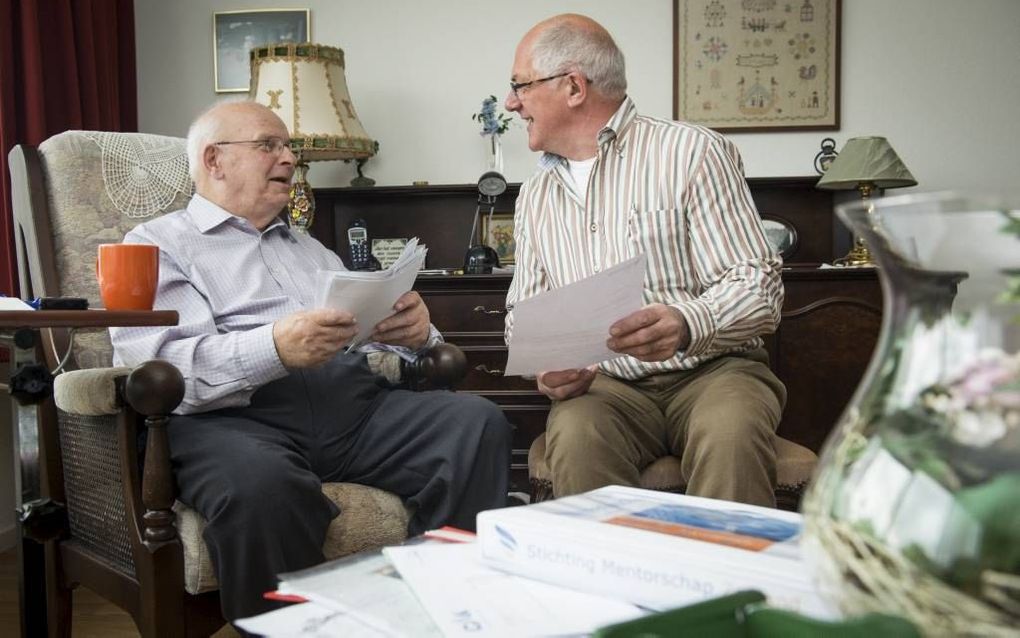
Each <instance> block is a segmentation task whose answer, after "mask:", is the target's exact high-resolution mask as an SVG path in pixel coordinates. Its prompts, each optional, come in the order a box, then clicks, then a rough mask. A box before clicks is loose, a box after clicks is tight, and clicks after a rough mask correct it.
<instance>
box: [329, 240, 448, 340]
mask: <svg viewBox="0 0 1020 638" xmlns="http://www.w3.org/2000/svg"><path fill="white" fill-rule="evenodd" d="M426 252H427V249H426V248H425V247H424V246H420V245H419V244H418V239H417V238H413V239H411V240H410V241H408V242H407V245H405V246H404V251H403V252H402V253H401V254H400V257H398V258H397V260H396V261H395V262H394V263H393V265H391V266H390V267H389V268H387V269H386V270H380V271H375V272H352V271H322V272H320V273H319V278H320V287H319V296H318V298H317V299H316V304H315V305H316V306H317V307H320V308H333V309H336V310H343V311H346V312H349V313H350V314H352V315H353V316H354V317H355V318H356V319H357V323H358V333H357V336H356V337H355V338H354V340H353V341H352V342H351V343H352V344H353V345H357V344H360V343H362V342H365V341H368V340H369V339H377V340H378V341H380V342H383V343H389V344H391V345H400V346H407V347H410V348H417V347H419V346H421V345H422V344H423V343H425V341H426V340H427V339H428V335H429V314H428V310H427V309H426V307H425V304H424V302H422V299H421V297H420V296H419V295H418V294H417V293H415V292H412V291H411V288H412V287H413V286H414V280H415V277H417V276H418V271H419V270H421V268H422V266H424V265H425V254H426Z"/></svg>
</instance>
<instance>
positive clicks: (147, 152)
mask: <svg viewBox="0 0 1020 638" xmlns="http://www.w3.org/2000/svg"><path fill="white" fill-rule="evenodd" d="M38 157H39V167H40V169H41V171H40V172H41V174H42V182H43V186H42V187H43V189H44V191H45V203H46V206H45V208H46V210H47V211H48V213H49V222H50V226H51V238H52V245H51V246H47V245H46V244H47V241H46V240H47V238H46V237H37V238H36V240H37V241H36V242H35V243H37V244H38V246H37V247H36V248H37V249H38V250H40V251H46V250H52V253H51V254H52V255H53V259H54V262H53V266H54V270H55V276H56V280H57V281H56V288H54V287H53V282H43V281H40V280H39V279H38V277H37V275H36V273H34V272H33V273H32V277H33V281H32V282H31V287H32V289H33V290H34V294H36V295H47V296H64V297H85V298H87V299H88V300H89V304H90V306H92V307H101V306H102V302H101V301H100V299H99V286H98V284H97V283H96V276H95V261H96V247H97V246H98V245H99V244H103V243H118V242H120V241H121V240H122V239H123V238H124V235H125V234H126V233H127V232H128V231H129V230H131V229H132V228H133V227H135V226H136V225H138V224H140V223H142V222H145V221H147V220H149V219H152V218H154V217H157V216H159V215H162V214H164V213H166V212H169V211H173V210H178V209H181V208H183V207H185V206H186V205H187V201H188V199H189V197H190V196H191V193H192V188H193V185H192V182H191V178H190V176H189V175H188V158H187V153H186V150H185V141H184V140H183V139H181V138H176V137H164V136H161V135H147V134H142V133H106V132H99V131H67V132H64V133H60V134H59V135H55V136H53V137H51V138H49V139H48V140H46V141H45V142H43V143H42V144H40V145H39V148H38ZM28 173H29V175H31V173H32V171H31V170H30V171H28ZM20 221H21V220H19V223H20ZM30 243H32V242H30V241H26V244H30ZM20 248H21V247H20V246H19V249H20ZM31 250H32V247H31V246H28V251H29V252H31ZM40 270H44V271H45V270H46V269H45V268H42V269H40ZM22 277H23V279H24V273H22ZM23 287H24V284H23ZM72 358H73V363H74V365H72V366H71V367H72V368H73V367H77V368H92V367H104V366H109V365H110V363H111V361H112V348H111V346H110V340H109V336H108V334H107V332H106V331H105V330H104V331H90V332H87V333H80V334H75V336H74V346H73V351H72Z"/></svg>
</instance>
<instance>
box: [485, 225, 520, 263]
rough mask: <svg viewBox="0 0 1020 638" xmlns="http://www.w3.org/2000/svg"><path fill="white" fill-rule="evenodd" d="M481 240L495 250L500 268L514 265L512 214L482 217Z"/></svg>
mask: <svg viewBox="0 0 1020 638" xmlns="http://www.w3.org/2000/svg"><path fill="white" fill-rule="evenodd" d="M482 240H483V243H484V244H486V245H488V246H492V247H493V248H494V249H495V250H496V254H497V255H499V265H500V266H508V265H510V264H512V263H514V254H515V253H516V252H517V244H516V243H515V242H514V215H513V213H496V214H494V215H491V216H489V215H485V216H484V217H482Z"/></svg>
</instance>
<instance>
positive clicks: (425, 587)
mask: <svg viewBox="0 0 1020 638" xmlns="http://www.w3.org/2000/svg"><path fill="white" fill-rule="evenodd" d="M522 551H523V548H522ZM383 553H384V554H386V556H388V557H389V559H390V560H391V561H392V562H393V565H394V566H395V567H396V568H397V570H398V571H399V572H400V575H401V577H402V578H403V579H404V581H405V582H406V583H407V584H408V585H410V586H411V589H413V590H414V593H415V595H416V596H417V597H418V600H420V601H421V604H422V606H423V607H424V608H425V610H426V611H427V612H428V613H429V614H430V615H431V616H432V620H433V621H434V622H435V623H436V625H437V626H438V627H439V629H440V630H441V631H442V632H443V634H444V635H445V636H446V638H455V637H458V636H464V637H468V636H478V637H485V638H494V637H497V636H506V637H507V638H510V637H513V638H520V637H524V636H566V635H576V634H587V633H590V632H592V631H594V630H595V629H596V628H598V627H601V626H603V625H608V624H612V623H616V622H621V621H623V620H630V619H632V618H637V617H638V616H641V615H643V614H644V612H643V611H642V610H641V609H640V608H639V607H637V606H635V605H631V604H629V603H626V602H623V601H621V600H615V599H612V598H606V597H603V596H593V595H591V594H584V593H580V592H576V591H574V590H571V589H567V588H565V587H557V586H555V585H548V584H546V583H541V582H539V581H537V580H531V579H528V578H522V577H520V576H512V575H510V574H507V573H505V572H501V571H498V570H495V569H492V568H489V567H486V566H485V565H483V564H482V563H481V559H480V557H479V555H478V548H477V547H476V545H475V544H474V543H468V544H460V545H417V546H402V547H387V548H385V549H383Z"/></svg>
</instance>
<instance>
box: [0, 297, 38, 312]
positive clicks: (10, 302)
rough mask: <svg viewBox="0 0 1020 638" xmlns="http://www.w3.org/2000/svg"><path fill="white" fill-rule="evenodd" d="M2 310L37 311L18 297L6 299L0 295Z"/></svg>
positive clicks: (0, 308) (0, 307)
mask: <svg viewBox="0 0 1020 638" xmlns="http://www.w3.org/2000/svg"><path fill="white" fill-rule="evenodd" d="M0 310H35V308H33V307H32V306H30V305H28V304H27V303H25V302H24V301H22V300H20V299H18V298H17V297H4V296H3V295H0Z"/></svg>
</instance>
